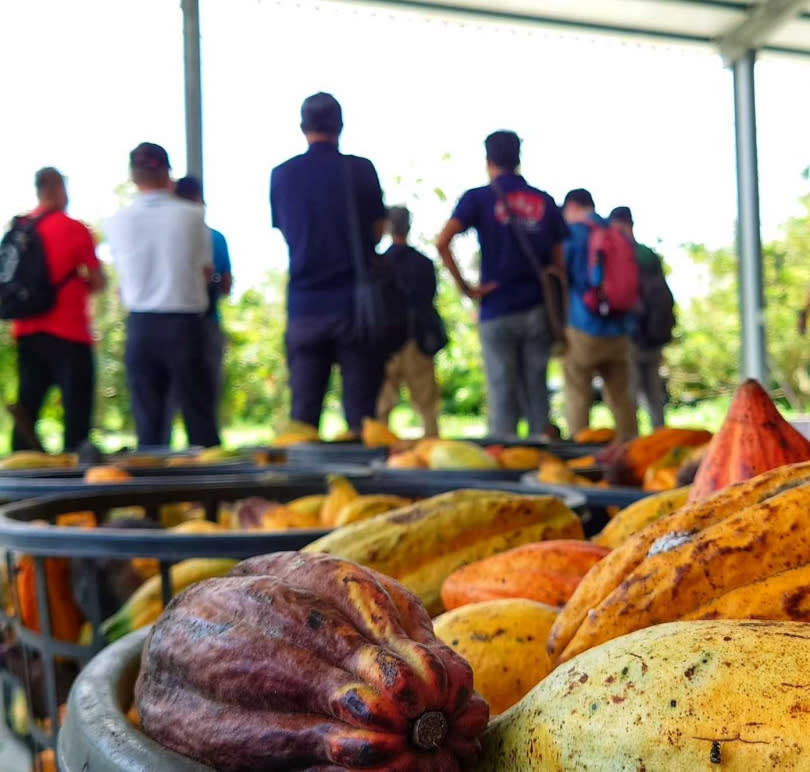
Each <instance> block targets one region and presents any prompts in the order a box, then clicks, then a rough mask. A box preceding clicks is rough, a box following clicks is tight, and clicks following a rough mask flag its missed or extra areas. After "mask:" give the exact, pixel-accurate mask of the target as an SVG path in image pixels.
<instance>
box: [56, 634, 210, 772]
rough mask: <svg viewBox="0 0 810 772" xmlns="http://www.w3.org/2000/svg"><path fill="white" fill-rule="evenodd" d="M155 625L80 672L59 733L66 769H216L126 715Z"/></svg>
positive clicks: (147, 771) (149, 771) (182, 771)
mask: <svg viewBox="0 0 810 772" xmlns="http://www.w3.org/2000/svg"><path fill="white" fill-rule="evenodd" d="M150 629H151V628H144V629H143V630H138V631H137V632H134V633H132V634H131V635H128V636H127V637H126V638H123V639H122V640H120V641H118V642H117V643H114V644H112V645H111V646H108V647H107V648H106V649H104V650H103V651H102V652H101V653H100V654H98V655H97V656H96V657H94V658H93V659H92V660H91V661H90V663H89V664H88V665H87V667H86V668H85V669H84V670H83V671H82V672H81V673H80V674H79V677H78V678H77V679H76V682H75V683H74V684H73V688H72V689H71V692H70V697H69V699H68V708H67V716H66V718H65V724H64V726H63V727H62V729H61V730H60V732H59V745H58V750H57V757H58V759H59V767H60V769H61V770H63V772H157V770H160V772H214V770H213V769H212V768H211V767H208V766H205V765H204V764H200V763H198V762H196V761H194V760H192V759H189V758H187V757H185V756H181V755H180V754H178V753H175V752H174V751H170V750H168V749H167V748H164V747H163V746H161V745H159V744H158V743H156V742H155V741H154V740H151V739H150V738H149V737H147V736H146V735H145V734H144V733H143V732H141V731H140V730H139V729H138V728H137V727H135V726H133V725H132V723H131V722H130V721H129V719H128V718H127V715H126V711H127V710H128V709H129V705H130V703H131V700H132V691H133V687H134V685H135V680H136V679H137V677H138V669H139V666H140V661H141V651H142V649H143V644H144V641H145V640H146V636H147V635H148V634H149V630H150Z"/></svg>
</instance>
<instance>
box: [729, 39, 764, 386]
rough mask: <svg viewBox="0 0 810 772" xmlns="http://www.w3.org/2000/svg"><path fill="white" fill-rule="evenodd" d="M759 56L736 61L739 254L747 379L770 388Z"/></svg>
mask: <svg viewBox="0 0 810 772" xmlns="http://www.w3.org/2000/svg"><path fill="white" fill-rule="evenodd" d="M755 62H756V53H755V52H754V51H747V52H746V53H745V54H744V55H743V56H741V57H740V58H739V59H738V60H737V61H736V62H734V64H733V66H732V68H733V74H734V121H735V128H736V149H737V206H738V216H737V252H738V255H739V282H740V319H741V322H742V324H741V329H742V375H743V376H744V377H748V378H756V379H757V380H759V381H760V382H761V383H763V385H765V384H767V353H766V347H765V299H764V295H763V290H762V242H761V237H760V218H759V170H758V161H757V123H756V101H755V87H754V64H755Z"/></svg>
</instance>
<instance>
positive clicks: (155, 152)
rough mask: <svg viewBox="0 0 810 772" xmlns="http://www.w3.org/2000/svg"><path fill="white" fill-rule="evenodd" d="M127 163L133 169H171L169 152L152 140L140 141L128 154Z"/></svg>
mask: <svg viewBox="0 0 810 772" xmlns="http://www.w3.org/2000/svg"><path fill="white" fill-rule="evenodd" d="M129 165H130V166H131V167H132V168H133V169H154V170H157V169H171V168H172V166H171V164H170V163H169V154H168V153H167V152H166V150H165V149H164V148H163V147H161V146H160V145H157V144H155V143H154V142H141V144H140V145H138V147H136V148H135V149H134V150H133V151H132V152H131V153H130V154H129Z"/></svg>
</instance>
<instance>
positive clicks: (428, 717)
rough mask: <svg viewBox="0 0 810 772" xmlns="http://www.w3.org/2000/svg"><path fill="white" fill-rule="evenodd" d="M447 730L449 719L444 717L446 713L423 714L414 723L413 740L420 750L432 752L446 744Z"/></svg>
mask: <svg viewBox="0 0 810 772" xmlns="http://www.w3.org/2000/svg"><path fill="white" fill-rule="evenodd" d="M447 730H448V726H447V719H446V718H445V717H444V713H439V712H438V711H436V710H432V711H430V712H428V713H423V714H422V715H421V716H419V718H417V719H416V721H414V724H413V732H412V734H411V738H412V740H413V744H414V745H415V746H416V747H417V748H419V750H422V751H432V750H435V749H436V748H438V747H439V746H440V745H441V744H442V743H443V742H444V738H445V737H447Z"/></svg>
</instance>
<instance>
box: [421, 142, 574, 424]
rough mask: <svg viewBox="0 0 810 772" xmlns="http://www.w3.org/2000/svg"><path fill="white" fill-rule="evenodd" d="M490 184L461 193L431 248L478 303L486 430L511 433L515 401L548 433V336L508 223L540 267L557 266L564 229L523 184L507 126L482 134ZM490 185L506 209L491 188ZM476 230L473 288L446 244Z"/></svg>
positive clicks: (550, 205)
mask: <svg viewBox="0 0 810 772" xmlns="http://www.w3.org/2000/svg"><path fill="white" fill-rule="evenodd" d="M484 144H485V148H486V153H487V173H488V174H489V178H490V180H491V184H490V185H486V186H484V187H481V188H474V189H473V190H468V191H467V192H466V193H465V194H464V195H463V196H462V197H461V200H460V201H459V202H458V205H457V206H456V209H455V211H454V212H453V216H452V218H451V219H450V221H449V222H448V223H447V225H446V226H445V227H444V230H443V231H442V232H441V234H440V235H439V238H438V241H437V247H438V250H439V254H441V256H442V259H443V260H444V264H445V265H446V266H447V268H448V270H449V271H450V273H451V274H452V276H453V278H454V279H455V280H456V283H457V284H458V286H459V289H460V290H461V292H462V293H463V294H465V295H466V296H467V297H469V298H472V299H473V300H476V301H479V302H480V304H481V309H480V336H481V347H482V350H483V354H484V367H485V370H486V378H487V392H488V397H489V431H490V434H491V435H492V436H495V437H508V436H511V435H514V434H515V433H516V431H517V424H518V421H519V419H520V416H521V412H522V411H521V406H523V408H524V409H525V413H526V417H527V418H528V421H529V432H530V434H532V435H541V434H547V433H549V431H550V426H549V423H550V422H549V398H548V388H547V385H546V370H547V367H548V360H549V358H550V353H551V343H552V341H551V334H550V330H549V325H548V319H547V314H546V310H545V307H544V304H543V293H542V289H541V285H540V278H539V277H538V275H537V272H536V268H535V266H534V265H532V263H531V260H530V258H529V256H527V255H526V254H524V252H523V251H522V250H521V247H520V244H519V243H518V240H517V239H516V237H515V235H514V233H513V232H512V229H511V228H510V226H509V221H510V219H512V220H514V221H516V223H517V226H518V227H521V228H522V229H523V230H524V232H525V233H526V235H527V237H528V240H529V242H530V244H531V246H532V248H533V251H534V254H535V256H536V258H537V260H538V261H539V262H540V263H541V265H543V266H548V265H552V264H555V265H557V266H558V267H560V268H563V266H564V262H563V251H562V243H563V240H564V239H565V237H566V235H567V233H568V231H567V229H566V226H565V223H564V221H563V218H562V215H561V213H560V210H559V209H558V208H557V205H556V204H555V203H554V200H553V199H552V198H551V196H549V195H548V194H547V193H545V192H543V191H542V190H538V189H537V188H533V187H532V186H530V185H529V184H528V183H527V182H526V180H524V179H523V177H521V176H520V175H519V174H518V172H517V169H518V167H519V165H520V139H519V138H518V136H517V134H515V133H514V132H512V131H496V132H495V133H494V134H490V136H489V137H487V139H486V142H485V143H484ZM495 186H497V188H498V191H500V194H502V195H503V197H504V198H505V201H506V206H508V209H509V211H508V212H507V211H506V207H505V205H504V203H503V201H502V200H501V195H500V194H499V193H498V192H496V188H495ZM469 228H475V230H476V231H477V233H478V241H479V243H480V245H481V275H480V282H479V284H477V285H470V284H468V283H467V281H465V279H464V278H463V276H462V275H461V272H460V271H459V268H458V265H457V264H456V261H455V259H454V258H453V254H452V251H451V249H450V245H451V242H452V240H453V238H454V237H455V236H456V235H458V234H459V233H463V232H464V231H466V230H468V229H469Z"/></svg>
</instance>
